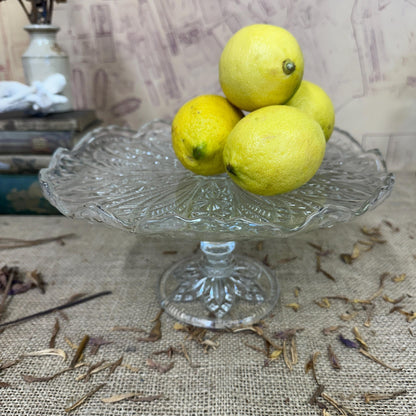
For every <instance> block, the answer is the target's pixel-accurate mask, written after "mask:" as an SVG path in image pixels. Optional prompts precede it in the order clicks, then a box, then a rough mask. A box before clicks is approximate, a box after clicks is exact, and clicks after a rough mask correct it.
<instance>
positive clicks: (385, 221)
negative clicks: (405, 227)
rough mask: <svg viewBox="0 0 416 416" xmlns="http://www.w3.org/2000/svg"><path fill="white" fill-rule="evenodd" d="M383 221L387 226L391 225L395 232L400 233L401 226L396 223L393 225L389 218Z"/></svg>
mask: <svg viewBox="0 0 416 416" xmlns="http://www.w3.org/2000/svg"><path fill="white" fill-rule="evenodd" d="M383 223H384V224H385V225H387V227H389V228H390V230H391V231H392V232H393V233H398V232H399V231H400V228H399V227H396V226H395V225H393V224H392V223H391V222H390V221H388V220H383Z"/></svg>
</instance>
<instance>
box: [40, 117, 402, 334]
mask: <svg viewBox="0 0 416 416" xmlns="http://www.w3.org/2000/svg"><path fill="white" fill-rule="evenodd" d="M39 179H40V184H41V188H42V190H43V193H44V195H45V197H46V198H47V199H48V200H49V201H50V202H51V203H52V204H53V205H54V206H55V207H56V208H58V209H59V210H60V211H61V212H62V213H63V214H64V215H66V216H68V217H71V218H81V219H86V220H89V221H95V222H100V223H104V224H106V225H108V226H112V227H116V228H119V229H122V230H125V231H129V232H133V233H137V234H138V235H139V236H148V235H155V236H163V237H169V238H174V239H177V240H178V241H179V240H180V239H182V238H187V239H194V240H198V241H200V250H199V251H198V253H196V254H195V255H194V256H192V257H190V258H185V259H183V260H180V261H179V262H178V263H176V264H173V265H172V266H171V267H170V268H168V270H166V271H165V272H164V273H163V275H162V276H161V277H160V292H159V300H160V303H161V305H162V307H163V308H164V309H165V310H166V312H167V313H169V314H170V315H171V316H173V317H175V318H177V319H178V320H180V321H182V322H186V323H189V324H192V325H195V326H201V327H207V328H230V327H235V326H239V325H249V324H252V323H254V322H257V321H259V320H260V319H262V318H263V317H265V316H266V315H267V314H268V313H270V312H271V311H272V309H273V308H274V306H275V305H276V302H277V300H278V297H279V283H278V279H277V277H276V274H275V271H272V270H270V269H269V268H268V267H267V266H266V265H264V264H263V263H261V262H259V261H256V260H254V259H251V258H248V257H246V256H241V255H238V254H235V253H234V251H235V245H236V243H237V242H238V241H241V240H249V239H250V240H260V239H267V238H278V237H281V238H287V237H290V236H291V235H293V234H296V233H299V232H303V231H308V230H313V229H316V228H319V227H331V226H333V225H335V224H336V223H337V222H346V221H349V220H351V219H352V218H353V217H355V216H358V215H361V214H364V213H365V212H367V211H368V210H370V209H373V208H375V207H376V206H377V205H378V204H380V203H381V202H382V201H384V199H385V198H387V197H388V195H389V194H390V192H391V189H392V187H393V184H394V177H393V175H392V174H391V173H388V172H387V169H386V165H385V162H384V160H383V158H382V156H381V154H380V153H379V151H378V150H371V151H364V150H363V148H362V147H361V146H360V145H359V144H358V143H357V142H356V141H355V140H354V139H353V138H352V137H351V136H350V135H349V134H348V133H346V132H343V131H341V130H339V129H335V131H334V133H333V135H332V137H331V139H330V140H329V142H328V144H327V149H326V154H325V158H324V161H323V163H322V166H321V167H320V169H319V170H318V172H317V173H316V175H315V176H314V178H312V180H311V181H309V182H308V183H307V184H305V185H304V186H302V187H300V188H298V189H296V190H294V191H292V192H289V193H286V194H283V195H276V196H272V197H262V196H258V195H254V194H251V193H249V192H246V191H244V190H242V189H240V188H238V187H237V186H236V185H235V184H234V183H233V182H232V181H231V180H230V179H229V178H228V176H227V175H226V174H223V175H218V176H212V177H205V176H200V175H195V174H193V173H192V172H190V171H188V170H186V169H185V168H183V166H182V165H181V164H180V162H179V161H178V160H177V158H176V156H175V155H174V153H173V150H172V147H171V137H170V124H169V123H168V122H165V121H163V120H154V121H152V122H150V123H148V124H145V125H144V126H143V127H142V128H141V129H140V130H139V131H132V130H129V129H125V128H121V127H118V126H107V127H100V128H98V129H96V130H94V131H92V132H91V133H89V134H88V135H86V136H85V137H84V138H83V139H82V140H81V141H80V142H79V143H78V144H77V145H76V146H75V148H74V149H73V150H71V151H69V150H66V149H58V150H57V151H56V152H55V153H54V155H53V157H52V160H51V163H50V165H49V167H48V168H47V169H43V170H41V172H40V175H39Z"/></svg>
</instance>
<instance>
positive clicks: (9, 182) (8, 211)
mask: <svg viewBox="0 0 416 416" xmlns="http://www.w3.org/2000/svg"><path fill="white" fill-rule="evenodd" d="M0 214H3V215H16V214H23V215H34V214H41V215H50V214H52V215H57V214H59V211H58V210H57V209H56V208H55V207H53V206H52V205H51V204H50V203H49V202H48V201H47V200H46V199H45V197H44V196H43V194H42V191H41V189H40V185H39V180H38V175H37V174H32V175H5V174H1V175H0Z"/></svg>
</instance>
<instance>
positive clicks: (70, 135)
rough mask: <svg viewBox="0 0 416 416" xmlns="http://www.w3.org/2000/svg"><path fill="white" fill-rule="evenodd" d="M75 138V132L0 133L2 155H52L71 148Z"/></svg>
mask: <svg viewBox="0 0 416 416" xmlns="http://www.w3.org/2000/svg"><path fill="white" fill-rule="evenodd" d="M74 136H75V134H74V132H73V131H0V154H16V153H19V154H28V153H31V154H52V153H53V152H54V151H55V150H56V149H57V148H58V147H66V148H71V147H72V146H73V144H74Z"/></svg>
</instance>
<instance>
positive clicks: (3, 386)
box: [0, 381, 12, 389]
mask: <svg viewBox="0 0 416 416" xmlns="http://www.w3.org/2000/svg"><path fill="white" fill-rule="evenodd" d="M11 386H12V385H11V384H10V383H7V382H6V381H0V388H2V389H4V388H7V387H11Z"/></svg>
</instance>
